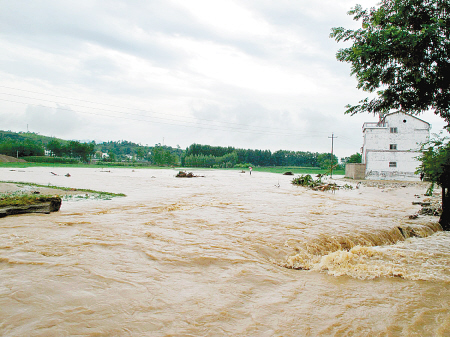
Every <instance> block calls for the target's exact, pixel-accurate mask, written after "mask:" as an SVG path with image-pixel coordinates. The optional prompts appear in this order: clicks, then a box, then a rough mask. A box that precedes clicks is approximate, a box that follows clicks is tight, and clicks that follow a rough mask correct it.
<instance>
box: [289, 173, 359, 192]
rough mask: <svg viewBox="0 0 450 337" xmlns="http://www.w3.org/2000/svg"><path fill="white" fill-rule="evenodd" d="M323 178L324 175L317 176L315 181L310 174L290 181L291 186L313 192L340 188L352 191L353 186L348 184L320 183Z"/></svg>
mask: <svg viewBox="0 0 450 337" xmlns="http://www.w3.org/2000/svg"><path fill="white" fill-rule="evenodd" d="M323 177H325V175H324V174H318V175H317V179H314V178H313V177H312V176H311V175H310V174H306V175H301V176H299V177H297V178H294V179H292V184H293V185H298V186H303V187H309V188H311V189H313V190H314V191H329V190H331V191H335V190H337V189H340V188H344V189H353V186H352V185H349V184H345V185H343V186H338V185H337V184H336V183H325V182H323V181H322V178H323Z"/></svg>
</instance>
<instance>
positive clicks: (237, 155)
mask: <svg viewBox="0 0 450 337" xmlns="http://www.w3.org/2000/svg"><path fill="white" fill-rule="evenodd" d="M181 164H182V165H183V166H193V167H215V166H216V167H217V166H219V167H234V166H236V165H247V164H248V165H253V166H301V167H320V168H329V167H330V166H331V164H333V165H337V164H338V158H337V157H336V156H335V155H331V153H318V152H303V151H285V150H279V151H276V152H274V153H272V152H271V151H270V150H251V149H236V148H234V147H231V146H228V147H220V146H210V145H200V144H192V145H191V146H189V147H188V148H187V149H186V151H185V153H184V156H183V157H182V163H181Z"/></svg>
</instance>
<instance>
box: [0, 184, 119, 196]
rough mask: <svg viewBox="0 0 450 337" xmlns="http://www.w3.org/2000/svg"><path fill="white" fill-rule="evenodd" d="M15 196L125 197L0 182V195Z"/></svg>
mask: <svg viewBox="0 0 450 337" xmlns="http://www.w3.org/2000/svg"><path fill="white" fill-rule="evenodd" d="M17 194H37V195H58V196H60V197H71V196H77V195H83V196H84V197H87V198H88V197H102V196H103V197H118V196H120V197H124V196H125V194H123V193H111V192H102V191H94V190H89V189H77V188H69V187H61V186H45V185H39V184H34V183H27V182H10V181H0V195H5V196H8V195H17Z"/></svg>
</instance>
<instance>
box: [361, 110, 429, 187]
mask: <svg viewBox="0 0 450 337" xmlns="http://www.w3.org/2000/svg"><path fill="white" fill-rule="evenodd" d="M430 128H431V125H430V124H429V123H427V122H425V121H423V120H421V119H420V118H417V117H415V116H412V115H410V114H406V113H403V112H394V113H390V114H386V115H384V116H383V117H382V118H381V119H380V120H379V121H378V122H374V123H364V125H363V136H364V145H363V149H362V162H363V163H364V164H366V178H367V179H394V180H395V179H400V180H402V179H418V175H417V174H415V173H414V172H415V171H416V169H417V167H418V166H419V165H420V162H419V160H418V159H417V156H419V155H420V152H419V150H420V146H421V144H423V143H425V142H427V141H428V140H429V137H430Z"/></svg>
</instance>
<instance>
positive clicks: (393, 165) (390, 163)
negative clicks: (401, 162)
mask: <svg viewBox="0 0 450 337" xmlns="http://www.w3.org/2000/svg"><path fill="white" fill-rule="evenodd" d="M389 167H397V162H396V161H390V162H389Z"/></svg>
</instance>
